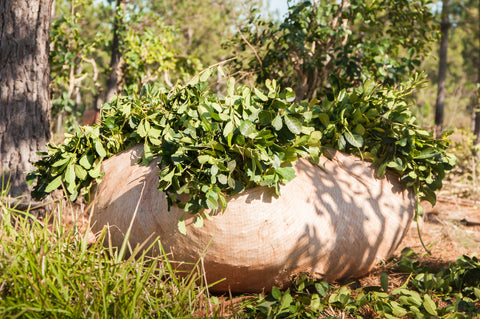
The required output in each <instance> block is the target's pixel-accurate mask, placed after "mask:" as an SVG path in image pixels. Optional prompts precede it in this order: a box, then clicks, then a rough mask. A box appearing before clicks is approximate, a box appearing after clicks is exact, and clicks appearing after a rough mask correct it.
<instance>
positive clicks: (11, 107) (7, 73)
mask: <svg viewBox="0 0 480 319" xmlns="http://www.w3.org/2000/svg"><path fill="white" fill-rule="evenodd" d="M52 5H53V0H29V1H14V0H0V159H1V162H0V171H1V172H2V175H3V178H4V179H5V180H8V179H9V180H10V183H11V190H10V195H12V196H19V195H22V194H27V193H28V187H27V184H26V179H25V175H26V173H27V172H29V171H31V170H33V169H34V167H33V165H32V163H33V162H34V161H36V160H37V159H38V155H36V152H37V151H40V150H43V149H44V148H45V145H46V143H47V142H48V140H49V139H50V129H49V127H50V126H49V124H50V123H49V122H50V113H49V110H50V99H49V96H48V83H49V76H50V74H49V73H50V69H49V64H48V52H49V32H50V19H51V13H52Z"/></svg>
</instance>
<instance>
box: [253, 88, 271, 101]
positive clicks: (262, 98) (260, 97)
mask: <svg viewBox="0 0 480 319" xmlns="http://www.w3.org/2000/svg"><path fill="white" fill-rule="evenodd" d="M254 92H255V95H256V96H257V97H258V98H259V99H260V100H262V101H264V102H267V101H268V97H267V96H266V95H265V94H263V93H262V91H260V90H259V89H257V88H255V89H254Z"/></svg>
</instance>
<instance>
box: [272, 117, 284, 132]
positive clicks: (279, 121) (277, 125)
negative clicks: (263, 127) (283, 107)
mask: <svg viewBox="0 0 480 319" xmlns="http://www.w3.org/2000/svg"><path fill="white" fill-rule="evenodd" d="M272 126H273V128H274V129H275V130H277V131H280V130H281V129H282V126H283V122H282V118H281V117H280V115H279V114H277V116H275V118H274V119H273V121H272Z"/></svg>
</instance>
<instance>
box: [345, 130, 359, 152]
mask: <svg viewBox="0 0 480 319" xmlns="http://www.w3.org/2000/svg"><path fill="white" fill-rule="evenodd" d="M344 136H345V139H346V140H347V142H348V143H349V144H350V145H352V146H353V147H357V148H360V147H362V146H363V137H361V136H360V135H358V134H355V133H353V134H351V133H349V132H346V133H345V134H344Z"/></svg>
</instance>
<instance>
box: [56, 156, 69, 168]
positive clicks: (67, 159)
mask: <svg viewBox="0 0 480 319" xmlns="http://www.w3.org/2000/svg"><path fill="white" fill-rule="evenodd" d="M70 160H71V158H70V157H67V158H62V159H59V160H58V161H56V162H55V163H53V164H52V167H59V166H63V165H64V164H66V163H68V162H69V161H70Z"/></svg>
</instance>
